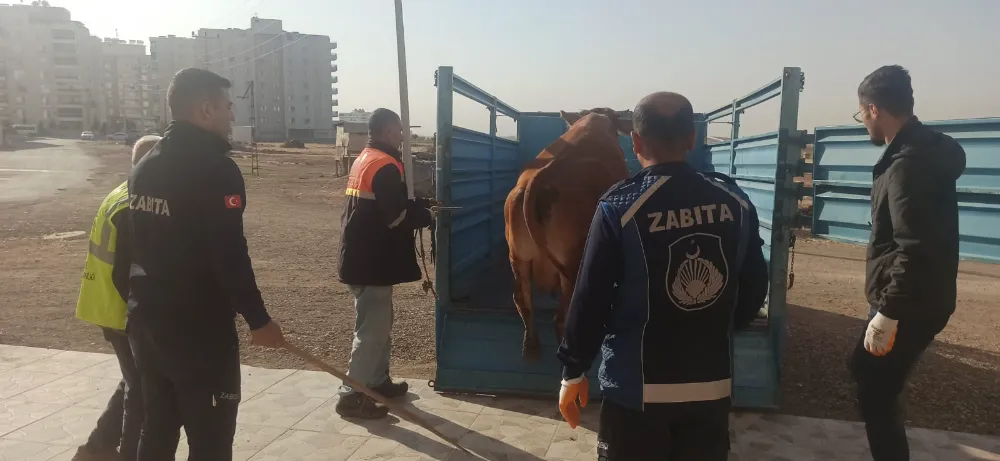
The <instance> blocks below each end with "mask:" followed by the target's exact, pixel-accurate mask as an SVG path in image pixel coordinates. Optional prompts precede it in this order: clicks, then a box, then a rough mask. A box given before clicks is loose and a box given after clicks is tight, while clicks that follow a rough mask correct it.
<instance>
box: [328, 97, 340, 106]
mask: <svg viewBox="0 0 1000 461" xmlns="http://www.w3.org/2000/svg"><path fill="white" fill-rule="evenodd" d="M330 105H331V106H333V107H337V106H339V105H340V101H339V100H337V99H333V100H331V101H330Z"/></svg>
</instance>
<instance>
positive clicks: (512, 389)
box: [431, 67, 807, 408]
mask: <svg viewBox="0 0 1000 461" xmlns="http://www.w3.org/2000/svg"><path fill="white" fill-rule="evenodd" d="M435 85H436V87H437V146H436V152H437V154H436V155H437V158H436V160H437V167H436V183H437V187H436V195H437V200H439V201H440V202H442V204H443V207H444V208H446V210H445V211H443V212H442V213H441V214H440V215H439V217H438V219H437V228H436V230H435V235H436V239H437V261H436V271H435V286H436V291H437V293H438V299H437V302H436V306H435V342H436V347H437V374H436V376H435V379H434V380H433V381H432V382H431V385H432V386H433V388H434V389H435V390H436V391H439V392H472V393H490V394H527V395H554V394H556V393H557V392H558V389H559V385H558V382H559V374H560V369H561V368H560V366H559V364H558V361H557V360H556V358H555V350H556V347H557V344H556V339H555V334H554V331H553V330H554V329H553V327H552V325H551V321H552V313H553V312H554V308H555V305H556V300H555V299H554V298H551V297H549V296H547V295H543V294H540V293H539V294H536V295H535V309H536V311H537V312H538V314H537V316H536V321H538V320H541V322H549V324H548V325H546V324H544V323H541V322H540V323H539V325H538V328H539V333H540V335H541V338H540V341H541V345H542V357H541V359H540V360H538V361H537V362H528V361H525V360H524V359H523V358H522V357H521V339H522V336H523V331H524V326H523V323H522V321H521V318H520V317H519V316H518V314H517V311H516V309H515V308H514V303H513V298H512V293H513V291H512V287H513V280H512V275H511V270H510V264H509V261H508V259H507V246H506V241H505V237H504V216H503V208H504V201H505V199H506V197H507V194H508V193H509V192H510V190H511V188H512V187H513V186H514V184H515V183H516V181H517V177H518V175H519V174H520V170H521V166H522V165H524V164H525V163H526V162H528V161H530V160H531V159H533V158H535V156H536V155H538V153H539V152H541V150H542V149H543V148H544V147H545V146H547V145H548V144H549V143H551V142H552V141H554V140H555V139H556V138H558V137H559V136H560V135H562V134H563V133H564V132H565V131H566V129H567V126H566V123H565V122H564V121H563V120H562V119H561V118H559V115H558V113H557V112H521V111H519V110H516V109H514V108H513V107H511V106H510V105H508V104H507V103H505V102H503V101H502V100H500V99H499V98H497V97H496V96H493V95H491V94H489V93H487V92H485V91H483V90H482V89H480V88H477V87H476V86H475V85H473V84H471V83H469V82H468V81H466V80H464V79H462V78H461V77H459V76H458V75H456V74H455V73H454V70H453V69H452V68H451V67H440V68H438V70H437V72H436V76H435ZM803 85H804V77H803V74H802V71H801V70H800V69H799V68H795V67H786V68H784V69H783V70H782V71H781V74H780V77H778V78H777V79H775V80H774V81H772V82H770V83H768V84H766V85H764V86H763V87H761V88H760V89H758V90H756V91H753V92H751V93H750V94H748V95H746V96H743V97H741V98H737V99H735V100H734V101H733V102H732V103H731V104H727V105H725V106H723V107H720V108H717V109H714V110H709V111H706V112H703V113H700V114H698V115H697V120H698V130H699V131H698V133H699V136H698V139H699V141H698V144H697V146H696V148H695V149H694V150H693V151H692V152H691V153H690V154H689V158H688V160H689V162H690V163H691V164H692V165H694V166H695V168H697V169H699V170H701V171H718V172H722V173H726V174H728V175H730V176H731V177H733V178H735V179H736V180H737V182H738V183H739V184H740V186H741V187H742V188H743V189H744V190H745V191H746V192H747V194H748V195H749V197H750V199H751V201H753V203H754V204H755V205H756V206H757V209H758V212H759V214H760V225H761V237H762V238H763V239H764V241H765V244H766V246H765V257H766V258H767V260H768V262H769V264H770V292H769V295H768V302H767V309H766V311H765V312H766V316H764V318H761V319H759V321H758V322H755V324H754V325H753V327H752V328H751V329H750V330H749V331H744V332H740V333H738V334H737V335H736V337H735V341H734V351H733V354H734V359H735V360H734V361H735V365H734V384H733V398H734V404H735V405H736V406H738V407H750V408H774V407H775V406H777V403H778V398H779V382H780V369H781V367H780V364H781V351H782V347H783V344H784V338H785V317H786V316H785V311H786V309H785V292H786V288H787V286H786V283H787V279H788V271H787V266H788V259H789V258H788V256H789V246H790V243H791V242H792V238H793V234H792V229H793V227H794V225H795V223H794V220H795V219H796V216H797V212H798V205H797V204H798V198H799V195H800V193H799V190H798V185H797V184H796V183H794V182H793V181H792V178H793V177H794V176H797V174H796V172H797V171H798V169H799V168H800V156H801V150H802V147H803V146H804V144H805V142H806V141H807V139H806V138H805V136H804V134H805V133H804V132H801V131H799V130H798V127H797V120H798V106H799V93H800V91H801V90H802V88H803ZM456 95H458V96H461V97H465V98H468V99H471V100H472V101H474V102H476V103H479V104H482V105H483V106H485V107H486V108H487V109H488V110H489V113H490V130H489V132H488V133H483V132H478V131H474V130H469V129H466V128H461V127H458V126H456V125H455V124H454V120H453V116H452V114H453V106H454V105H453V102H454V98H455V96H456ZM774 98H778V99H779V100H780V114H779V122H778V126H776V127H775V130H774V131H773V132H771V133H767V134H763V135H756V136H749V137H743V138H741V137H740V136H739V125H740V123H739V120H740V116H741V114H742V113H743V111H744V110H746V109H749V108H751V107H753V106H755V105H758V104H760V103H763V102H765V101H768V100H771V99H774ZM696 109H697V108H696ZM501 116H506V117H510V118H511V119H513V120H514V121H515V122H516V123H517V140H516V141H512V140H509V139H505V138H502V137H498V136H497V130H496V127H497V123H496V121H497V117H501ZM722 120H727V123H731V127H732V131H731V133H732V139H730V140H728V141H726V142H722V143H715V144H706V143H705V139H706V136H705V134H706V132H707V124H708V123H713V122H719V121H722ZM620 141H621V145H622V149H623V151H624V152H625V157H626V163H627V164H628V165H629V168H630V170H631V171H632V172H635V171H638V169H639V165H638V161H637V160H636V157H635V154H634V153H633V151H632V144H631V139H630V138H629V137H627V136H622V137H621V138H620ZM596 370H597V365H596V364H595V366H594V367H593V368H592V369H591V370H590V372H589V373H590V375H591V376H593V375H594V374H595V373H596ZM591 382H592V383H593V386H594V387H595V389H594V391H595V392H596V391H597V389H596V387H597V384H596V383H597V380H596V379H592V380H591ZM595 395H596V394H595Z"/></svg>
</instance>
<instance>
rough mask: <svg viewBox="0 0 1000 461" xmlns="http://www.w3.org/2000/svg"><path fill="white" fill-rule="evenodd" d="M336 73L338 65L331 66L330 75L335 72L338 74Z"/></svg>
mask: <svg viewBox="0 0 1000 461" xmlns="http://www.w3.org/2000/svg"><path fill="white" fill-rule="evenodd" d="M336 71H337V65H336V64H330V73H333V72H336Z"/></svg>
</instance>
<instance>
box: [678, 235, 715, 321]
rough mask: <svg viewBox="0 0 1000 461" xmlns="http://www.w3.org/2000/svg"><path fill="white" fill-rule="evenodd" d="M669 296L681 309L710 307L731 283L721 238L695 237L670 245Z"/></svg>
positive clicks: (679, 240) (682, 239)
mask: <svg viewBox="0 0 1000 461" xmlns="http://www.w3.org/2000/svg"><path fill="white" fill-rule="evenodd" d="M669 252H670V255H669V260H668V263H667V276H666V277H667V280H666V282H667V295H668V296H669V297H670V300H671V301H673V302H674V305H676V306H677V307H678V308H679V309H681V310H684V311H697V310H701V309H704V308H706V307H709V306H711V305H712V304H714V303H715V301H716V300H717V299H719V295H721V294H722V292H723V290H725V288H726V285H727V284H728V283H729V262H728V261H727V260H726V253H725V252H724V251H723V250H722V238H720V237H719V236H718V235H712V234H705V233H693V234H688V235H686V236H684V237H681V238H679V239H677V240H676V241H674V243H671V244H670V247H669Z"/></svg>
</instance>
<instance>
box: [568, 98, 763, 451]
mask: <svg viewBox="0 0 1000 461" xmlns="http://www.w3.org/2000/svg"><path fill="white" fill-rule="evenodd" d="M589 117H595V115H590V116H589ZM696 133H697V130H695V121H694V110H693V108H692V107H691V103H690V101H688V100H687V98H685V97H684V96H681V95H679V94H676V93H665V92H664V93H653V94H651V95H649V96H646V97H645V98H643V99H642V100H641V101H639V104H638V105H636V108H635V112H634V115H633V130H632V143H633V149H634V150H635V153H636V156H637V157H638V158H639V163H641V164H642V166H643V169H642V171H640V172H638V173H636V174H635V175H634V176H632V177H631V178H629V179H626V180H624V181H622V182H620V183H618V184H616V185H615V186H614V187H612V188H611V190H609V191H608V192H607V193H606V194H605V195H604V197H602V198H601V200H600V201H599V202H598V205H597V209H596V210H595V211H596V212H595V213H594V219H593V222H592V223H591V227H590V233H589V234H588V236H587V244H586V249H585V250H584V254H583V260H582V262H581V264H580V273H579V276H578V278H577V280H576V286H575V287H574V290H573V298H572V300H571V302H570V308H569V316H568V318H567V320H566V337H565V339H564V340H563V343H562V344H561V345H560V346H559V350H558V357H559V360H560V361H561V362H562V364H563V379H562V387H561V389H560V392H559V411H560V412H561V413H562V415H563V417H564V418H565V419H566V421H567V422H568V423H569V425H570V427H571V428H575V427H576V426H577V425H578V424H579V423H580V411H579V409H578V407H577V402H579V404H580V405H584V406H585V405H586V404H587V397H588V392H589V391H588V388H589V387H588V386H589V385H588V383H587V378H586V376H585V373H586V372H587V370H588V369H590V366H591V363H592V362H593V360H594V359H595V358H596V356H597V354H598V353H600V354H601V367H600V372H599V373H598V376H599V378H600V381H601V391H602V393H603V394H604V404H603V406H602V407H601V427H600V430H599V431H598V435H597V443H598V444H597V456H598V459H599V460H601V461H646V460H667V461H726V459H728V457H729V408H730V406H731V403H732V399H731V392H732V366H733V363H732V356H731V353H730V351H731V348H732V334H733V330H735V329H741V328H744V327H746V326H748V325H749V324H750V322H751V321H753V319H754V317H755V316H756V315H757V312H759V311H760V309H761V306H762V305H763V303H764V298H765V297H766V296H767V288H768V274H767V263H766V262H765V260H764V253H763V245H764V241H763V240H761V238H760V230H759V227H760V223H759V220H758V219H759V218H758V217H757V211H756V208H755V207H754V205H753V203H751V202H750V200H749V198H748V197H747V195H746V193H745V192H743V190H742V189H741V188H740V187H739V186H738V185H736V181H734V180H733V179H732V178H729V177H727V176H725V175H722V174H716V173H705V174H702V173H699V172H697V171H696V170H695V169H694V168H693V167H692V166H691V165H689V164H688V163H687V162H686V161H685V158H686V156H687V155H686V154H687V153H688V152H689V151H690V150H691V149H692V148H694V146H695V139H696V136H697V134H696Z"/></svg>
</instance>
